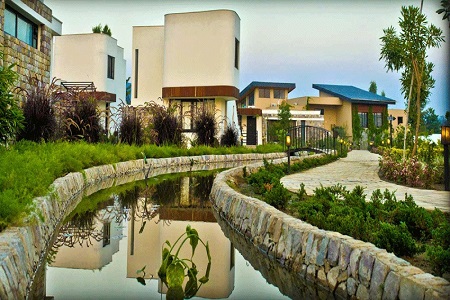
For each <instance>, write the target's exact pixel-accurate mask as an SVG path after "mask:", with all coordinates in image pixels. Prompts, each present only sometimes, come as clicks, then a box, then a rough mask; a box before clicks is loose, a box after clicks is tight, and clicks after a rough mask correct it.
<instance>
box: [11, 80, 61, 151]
mask: <svg viewBox="0 0 450 300" xmlns="http://www.w3.org/2000/svg"><path fill="white" fill-rule="evenodd" d="M28 84H29V86H30V88H29V89H28V90H23V89H22V92H23V93H24V98H25V99H24V102H23V114H24V117H25V127H24V129H23V130H21V131H20V133H19V137H18V139H19V140H21V139H25V140H30V141H34V142H40V141H46V142H47V141H49V140H52V139H53V137H54V136H55V134H56V132H57V122H56V116H55V104H56V103H57V102H58V101H59V100H60V99H61V95H62V93H61V89H60V87H59V86H58V85H57V84H56V78H53V80H52V82H51V83H50V84H48V85H47V84H46V83H45V82H43V81H42V80H41V79H39V78H38V77H37V75H35V76H33V77H29V78H28Z"/></svg>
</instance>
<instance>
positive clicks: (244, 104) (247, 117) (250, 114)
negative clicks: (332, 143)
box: [237, 81, 323, 145]
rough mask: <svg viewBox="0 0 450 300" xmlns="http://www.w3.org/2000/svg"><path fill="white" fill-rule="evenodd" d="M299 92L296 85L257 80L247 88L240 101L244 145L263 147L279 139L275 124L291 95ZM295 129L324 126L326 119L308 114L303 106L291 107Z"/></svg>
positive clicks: (239, 116)
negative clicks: (299, 126) (306, 126)
mask: <svg viewBox="0 0 450 300" xmlns="http://www.w3.org/2000/svg"><path fill="white" fill-rule="evenodd" d="M294 89H295V83H280V82H260V81H253V82H252V83H250V84H249V85H248V86H247V87H246V88H244V89H243V90H242V91H241V93H240V95H239V101H238V109H237V113H238V118H239V127H240V128H241V130H242V136H243V143H244V144H246V145H261V144H264V143H266V142H273V141H275V140H276V136H275V134H274V132H273V131H274V128H275V124H276V122H277V121H278V107H279V105H280V103H282V102H283V101H287V100H288V94H289V93H290V92H291V91H292V90H294ZM290 112H291V119H290V120H291V123H292V126H296V125H300V124H301V123H302V121H304V122H305V125H313V126H322V124H323V116H321V115H320V112H318V111H307V110H306V109H305V108H303V107H299V106H292V107H291V110H290Z"/></svg>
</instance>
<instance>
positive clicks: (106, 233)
mask: <svg viewBox="0 0 450 300" xmlns="http://www.w3.org/2000/svg"><path fill="white" fill-rule="evenodd" d="M110 243H111V223H110V222H107V223H104V224H103V247H106V246H108V245H109V244H110Z"/></svg>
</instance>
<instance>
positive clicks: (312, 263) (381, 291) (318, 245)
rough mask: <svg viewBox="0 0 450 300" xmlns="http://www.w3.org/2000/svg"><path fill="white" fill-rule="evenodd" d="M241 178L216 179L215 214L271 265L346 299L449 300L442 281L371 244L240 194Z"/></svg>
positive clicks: (231, 173)
mask: <svg viewBox="0 0 450 300" xmlns="http://www.w3.org/2000/svg"><path fill="white" fill-rule="evenodd" d="M280 161H281V160H278V161H275V163H278V162H280ZM284 161H285V160H284ZM260 167H261V164H253V165H251V166H247V167H246V168H247V170H246V171H247V172H248V173H252V172H255V171H256V170H257V169H259V168H260ZM242 174H243V167H237V168H234V169H230V170H227V171H224V172H222V173H220V174H218V175H217V176H216V178H215V180H214V184H213V187H212V190H211V194H210V199H211V201H212V203H213V206H214V208H215V209H216V211H217V212H218V213H219V214H220V216H221V217H222V218H224V219H225V220H226V221H227V222H228V223H229V224H231V226H232V227H234V229H235V230H236V231H238V232H240V233H241V234H242V235H244V236H246V237H247V239H249V240H250V241H251V242H252V243H253V245H254V246H255V247H257V248H259V250H260V251H262V252H263V253H266V254H267V255H268V257H269V259H271V260H276V261H278V263H279V264H280V265H282V266H283V267H285V268H286V269H288V270H290V272H293V273H294V274H296V275H298V277H300V278H303V279H305V280H307V281H312V282H314V283H317V284H320V285H322V286H324V287H327V288H329V289H330V290H331V291H333V292H334V294H335V295H336V296H338V297H343V298H357V299H401V300H403V299H404V300H410V299H420V300H423V299H425V300H428V299H430V300H431V299H450V283H449V282H448V281H446V280H445V279H443V278H440V277H435V276H433V275H431V274H428V273H425V272H423V271H422V270H421V269H419V268H416V267H414V266H411V265H410V263H409V262H407V261H405V260H403V259H400V258H398V257H396V256H395V255H394V254H392V253H387V252H386V250H384V249H379V248H377V247H375V246H374V245H373V244H371V243H366V242H362V241H359V240H355V239H353V238H351V237H349V236H345V235H342V234H340V233H337V232H331V231H325V230H321V229H319V228H317V227H315V226H312V225H310V224H308V223H305V222H303V221H301V220H299V219H296V218H293V217H291V216H289V215H287V214H285V213H282V212H280V211H278V210H276V209H275V208H273V207H272V206H270V205H268V204H266V203H264V202H262V201H259V200H257V199H254V198H251V197H247V196H245V195H242V194H239V193H238V192H236V191H235V190H233V189H232V188H231V187H230V186H229V185H228V183H233V182H234V181H235V179H234V178H235V177H236V176H242Z"/></svg>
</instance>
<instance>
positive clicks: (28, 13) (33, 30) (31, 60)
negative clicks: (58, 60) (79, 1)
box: [0, 0, 62, 89]
mask: <svg viewBox="0 0 450 300" xmlns="http://www.w3.org/2000/svg"><path fill="white" fill-rule="evenodd" d="M0 26H1V30H0V44H1V45H2V46H3V47H2V49H0V50H1V51H3V54H4V57H3V59H4V61H5V62H6V63H7V64H16V66H15V71H16V72H17V73H18V74H19V82H18V86H20V87H22V88H24V89H27V88H29V83H28V81H29V80H28V78H29V77H34V76H37V77H38V78H39V79H40V80H42V81H43V82H45V83H49V82H50V80H51V76H52V75H51V56H52V53H51V52H52V39H53V36H58V35H61V29H62V23H61V21H59V20H58V19H56V18H55V17H54V16H53V14H52V10H51V9H50V8H49V7H47V6H46V5H45V4H44V1H40V0H1V2H0ZM1 63H2V62H1Z"/></svg>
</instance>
